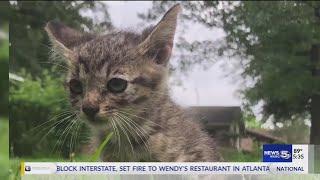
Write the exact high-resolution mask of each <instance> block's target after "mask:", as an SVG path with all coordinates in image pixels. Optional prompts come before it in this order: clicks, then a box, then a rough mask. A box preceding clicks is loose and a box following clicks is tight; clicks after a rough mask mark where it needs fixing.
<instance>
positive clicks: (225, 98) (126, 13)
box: [106, 1, 241, 106]
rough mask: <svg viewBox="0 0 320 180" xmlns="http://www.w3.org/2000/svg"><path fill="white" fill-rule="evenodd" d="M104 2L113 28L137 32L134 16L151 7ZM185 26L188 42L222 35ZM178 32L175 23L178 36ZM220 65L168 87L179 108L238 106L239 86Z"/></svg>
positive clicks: (198, 70) (192, 73) (138, 25)
mask: <svg viewBox="0 0 320 180" xmlns="http://www.w3.org/2000/svg"><path fill="white" fill-rule="evenodd" d="M106 3H107V5H108V7H109V8H108V12H109V14H110V16H111V20H112V22H113V25H114V26H115V27H116V28H119V29H135V30H138V31H139V30H141V29H142V27H141V23H142V22H143V20H142V19H140V18H139V17H138V16H137V13H146V12H147V10H148V9H149V8H151V5H152V2H150V1H140V2H133V1H130V2H121V1H113V2H106ZM159 18H161V17H159ZM187 25H188V24H187ZM180 27H181V26H180ZM188 27H189V28H188V30H187V31H186V32H185V33H184V35H183V37H184V38H185V39H186V40H188V41H193V40H213V41H214V40H216V39H218V38H222V37H223V36H224V31H223V30H222V29H218V28H215V29H209V28H206V27H204V26H202V25H200V24H192V25H190V24H189V25H188ZM181 28H183V27H181ZM181 30H182V29H179V24H178V27H177V34H178V33H180V32H181ZM199 32H201V33H199ZM177 34H176V36H177ZM173 53H174V51H173ZM171 61H172V59H171ZM172 64H174V62H172ZM221 66H222V63H215V64H213V65H212V66H211V67H210V68H209V69H206V70H204V69H203V68H202V67H195V68H193V69H192V70H191V71H190V72H188V75H187V76H186V77H185V76H183V77H180V78H181V79H182V86H173V87H171V96H172V98H173V99H174V100H175V101H176V102H177V103H178V104H180V105H182V106H239V105H240V104H241V101H240V98H238V96H237V90H238V89H240V83H238V82H236V81H235V80H234V76H233V77H232V78H231V77H226V76H227V72H229V71H227V72H226V70H225V69H223V68H222V67H221ZM229 73H230V72H229ZM236 79H238V78H236ZM174 80H175V77H171V79H170V81H174Z"/></svg>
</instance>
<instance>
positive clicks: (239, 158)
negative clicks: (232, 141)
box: [220, 148, 261, 162]
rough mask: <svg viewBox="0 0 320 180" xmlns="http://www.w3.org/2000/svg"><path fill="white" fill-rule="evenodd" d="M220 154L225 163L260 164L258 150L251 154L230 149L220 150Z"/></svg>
mask: <svg viewBox="0 0 320 180" xmlns="http://www.w3.org/2000/svg"><path fill="white" fill-rule="evenodd" d="M220 152H221V154H222V157H223V159H224V161H227V162H261V152H260V150H256V151H254V152H252V153H244V152H238V151H237V150H235V149H231V148H221V149H220Z"/></svg>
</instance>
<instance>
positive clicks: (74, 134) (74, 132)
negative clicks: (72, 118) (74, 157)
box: [70, 122, 81, 152]
mask: <svg viewBox="0 0 320 180" xmlns="http://www.w3.org/2000/svg"><path fill="white" fill-rule="evenodd" d="M79 126H81V123H80V122H77V123H76V125H75V128H74V129H75V130H74V131H73V132H72V135H71V141H70V152H73V151H75V150H76V149H75V146H76V143H77V142H76V139H75V138H76V135H77V131H78V128H79ZM73 148H74V149H73Z"/></svg>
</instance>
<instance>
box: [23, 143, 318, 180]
mask: <svg viewBox="0 0 320 180" xmlns="http://www.w3.org/2000/svg"><path fill="white" fill-rule="evenodd" d="M262 159H263V162H212V163H211V162H186V163H183V162H72V163H68V162H22V163H21V175H29V174H308V173H312V172H313V168H314V167H313V162H314V150H313V146H310V145H287V144H286V145H284V144H281V145H280V144H270V145H264V146H263V157H262Z"/></svg>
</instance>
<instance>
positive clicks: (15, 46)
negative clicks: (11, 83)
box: [0, 1, 111, 76]
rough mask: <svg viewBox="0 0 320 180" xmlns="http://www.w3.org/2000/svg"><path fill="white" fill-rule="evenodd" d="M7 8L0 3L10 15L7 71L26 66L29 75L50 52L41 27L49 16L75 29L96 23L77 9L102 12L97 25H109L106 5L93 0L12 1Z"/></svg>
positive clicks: (90, 27)
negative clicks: (9, 49)
mask: <svg viewBox="0 0 320 180" xmlns="http://www.w3.org/2000/svg"><path fill="white" fill-rule="evenodd" d="M9 7H10V8H9V9H10V11H8V10H7V9H3V8H4V7H0V12H2V10H4V12H7V13H8V14H4V15H3V16H4V17H8V18H9V17H10V22H11V23H10V42H11V51H10V52H11V54H10V58H11V61H10V71H11V72H13V71H19V70H20V69H21V68H25V69H27V71H28V72H30V73H31V74H32V75H33V76H34V75H39V74H41V72H42V70H43V68H48V67H50V65H48V64H47V63H45V62H48V55H49V52H50V47H49V39H48V37H47V34H46V32H45V31H44V27H45V25H46V23H47V22H48V21H50V20H58V21H61V22H63V23H65V24H67V25H69V26H71V27H73V28H75V29H78V30H94V29H95V27H96V25H97V24H95V23H94V22H93V19H92V18H89V17H86V16H84V15H83V14H84V13H81V12H90V11H91V12H94V13H100V14H102V15H103V17H104V19H103V21H102V22H100V23H99V25H103V26H102V27H110V26H111V23H110V19H109V14H108V12H107V7H106V6H105V4H104V3H102V2H93V1H16V3H12V4H11V5H10V6H9Z"/></svg>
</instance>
